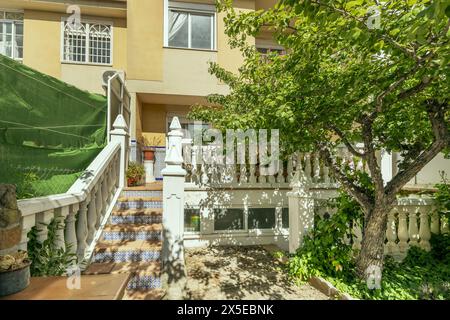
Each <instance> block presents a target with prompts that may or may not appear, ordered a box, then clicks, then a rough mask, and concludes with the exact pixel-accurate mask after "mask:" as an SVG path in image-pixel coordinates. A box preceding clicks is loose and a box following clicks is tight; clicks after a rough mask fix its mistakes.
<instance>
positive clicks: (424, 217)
mask: <svg viewBox="0 0 450 320" xmlns="http://www.w3.org/2000/svg"><path fill="white" fill-rule="evenodd" d="M427 208H428V207H427ZM419 237H420V243H419V245H420V247H421V248H422V249H424V250H426V251H430V249H431V246H430V238H431V231H430V223H429V219H428V213H427V212H426V211H425V208H422V211H421V212H420V228H419Z"/></svg>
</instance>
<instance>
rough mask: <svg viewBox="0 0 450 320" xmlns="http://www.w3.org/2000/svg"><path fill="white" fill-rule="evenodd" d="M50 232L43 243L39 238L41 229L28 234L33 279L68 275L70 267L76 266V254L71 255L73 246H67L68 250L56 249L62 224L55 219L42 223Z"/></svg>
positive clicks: (35, 229)
mask: <svg viewBox="0 0 450 320" xmlns="http://www.w3.org/2000/svg"><path fill="white" fill-rule="evenodd" d="M41 225H42V226H46V227H47V230H48V236H47V239H45V240H44V241H43V242H42V243H41V242H40V241H38V239H37V236H38V233H39V231H40V229H39V228H38V227H37V226H34V227H33V228H32V229H31V231H30V232H29V233H28V239H29V240H28V256H29V258H30V260H31V266H30V272H31V276H33V277H40V276H61V275H63V274H65V273H66V270H67V268H68V267H69V266H72V265H74V264H76V262H77V258H76V255H75V254H72V253H70V248H71V246H70V245H69V244H66V249H64V248H56V247H55V245H54V244H55V242H56V240H57V239H58V234H57V231H58V230H60V229H61V228H63V226H62V224H61V223H58V221H57V220H55V219H53V220H52V221H51V222H50V223H49V224H44V223H41Z"/></svg>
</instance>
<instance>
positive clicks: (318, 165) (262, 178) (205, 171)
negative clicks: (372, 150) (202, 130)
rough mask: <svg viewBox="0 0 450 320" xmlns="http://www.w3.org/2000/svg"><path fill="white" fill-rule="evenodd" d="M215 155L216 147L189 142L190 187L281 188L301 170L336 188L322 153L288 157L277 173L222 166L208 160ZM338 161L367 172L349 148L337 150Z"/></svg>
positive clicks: (255, 167) (312, 179) (186, 162)
mask: <svg viewBox="0 0 450 320" xmlns="http://www.w3.org/2000/svg"><path fill="white" fill-rule="evenodd" d="M211 155H214V149H213V148H211V147H210V146H202V147H199V146H192V145H185V146H184V148H183V158H184V168H185V169H186V171H187V175H186V183H187V184H188V186H189V187H190V188H192V187H194V186H197V187H202V186H211V187H227V186H230V187H244V188H251V187H264V188H279V187H289V184H290V183H291V182H292V178H293V176H294V173H295V172H296V171H297V170H300V171H302V173H303V174H304V175H305V176H306V177H307V178H308V179H309V181H310V182H311V183H313V184H315V185H316V187H329V188H336V186H337V184H336V181H335V180H334V179H333V177H332V176H331V174H330V170H329V169H328V167H327V166H326V165H325V164H324V162H323V160H322V159H321V158H320V156H319V154H318V153H302V152H297V153H296V154H294V155H292V156H290V157H288V159H287V160H285V161H280V162H279V166H278V168H279V170H278V172H276V173H275V174H273V175H260V171H261V170H260V166H259V165H258V164H250V163H248V161H247V163H246V164H235V165H218V164H216V163H214V162H213V163H212V164H208V162H209V163H211V162H212V161H207V160H206V159H211ZM337 158H338V163H339V164H340V165H341V166H342V167H344V166H350V167H352V168H358V169H360V170H364V171H367V170H368V168H367V163H366V162H365V161H363V160H362V159H361V158H356V157H354V156H353V155H352V154H350V153H349V152H347V151H346V149H345V148H343V147H342V148H338V150H337Z"/></svg>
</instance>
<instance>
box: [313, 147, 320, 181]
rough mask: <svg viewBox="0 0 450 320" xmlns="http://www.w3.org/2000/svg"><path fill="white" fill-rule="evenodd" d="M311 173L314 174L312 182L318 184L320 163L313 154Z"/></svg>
mask: <svg viewBox="0 0 450 320" xmlns="http://www.w3.org/2000/svg"><path fill="white" fill-rule="evenodd" d="M313 172H314V178H313V181H314V182H316V183H317V182H320V161H319V155H318V154H314V162H313Z"/></svg>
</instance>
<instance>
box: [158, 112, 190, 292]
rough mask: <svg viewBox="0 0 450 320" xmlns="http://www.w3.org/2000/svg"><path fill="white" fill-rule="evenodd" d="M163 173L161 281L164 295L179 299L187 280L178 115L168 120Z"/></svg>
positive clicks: (182, 173) (182, 175)
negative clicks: (168, 129) (168, 126)
mask: <svg viewBox="0 0 450 320" xmlns="http://www.w3.org/2000/svg"><path fill="white" fill-rule="evenodd" d="M168 136H169V138H168V145H167V151H166V158H165V160H164V161H165V163H166V167H165V168H164V169H163V170H162V172H161V173H162V176H163V248H162V263H163V276H162V278H163V285H164V287H165V288H166V291H167V295H166V298H167V299H182V298H183V290H184V286H185V283H186V274H185V265H184V243H183V233H184V182H185V176H186V171H185V170H184V169H183V168H182V164H183V156H182V143H181V141H182V138H183V133H182V131H181V125H180V122H179V120H178V118H177V117H174V118H173V120H172V123H171V124H170V132H169V134H168Z"/></svg>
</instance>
